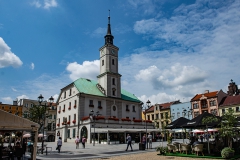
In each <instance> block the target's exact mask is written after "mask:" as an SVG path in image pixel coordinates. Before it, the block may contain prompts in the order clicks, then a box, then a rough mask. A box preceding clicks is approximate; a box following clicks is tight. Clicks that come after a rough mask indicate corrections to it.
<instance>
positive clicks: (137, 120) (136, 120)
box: [133, 119, 142, 122]
mask: <svg viewBox="0 0 240 160" xmlns="http://www.w3.org/2000/svg"><path fill="white" fill-rule="evenodd" d="M133 122H142V120H141V119H134V120H133Z"/></svg>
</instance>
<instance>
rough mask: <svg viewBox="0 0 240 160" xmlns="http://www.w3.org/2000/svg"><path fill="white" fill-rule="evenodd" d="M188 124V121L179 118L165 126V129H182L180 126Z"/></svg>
mask: <svg viewBox="0 0 240 160" xmlns="http://www.w3.org/2000/svg"><path fill="white" fill-rule="evenodd" d="M187 122H189V119H187V118H184V117H180V118H178V119H176V120H175V121H173V122H171V123H170V124H169V125H167V126H166V129H175V128H182V125H183V124H185V123H187Z"/></svg>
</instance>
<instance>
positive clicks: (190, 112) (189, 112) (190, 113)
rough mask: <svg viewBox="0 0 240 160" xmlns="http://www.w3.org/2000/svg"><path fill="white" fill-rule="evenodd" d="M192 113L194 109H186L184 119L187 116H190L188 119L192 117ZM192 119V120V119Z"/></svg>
mask: <svg viewBox="0 0 240 160" xmlns="http://www.w3.org/2000/svg"><path fill="white" fill-rule="evenodd" d="M192 112H193V109H192V108H190V109H189V110H188V111H187V110H186V109H184V110H183V112H182V114H183V117H185V116H186V115H187V116H188V119H189V117H190V116H192ZM191 119H192V118H191Z"/></svg>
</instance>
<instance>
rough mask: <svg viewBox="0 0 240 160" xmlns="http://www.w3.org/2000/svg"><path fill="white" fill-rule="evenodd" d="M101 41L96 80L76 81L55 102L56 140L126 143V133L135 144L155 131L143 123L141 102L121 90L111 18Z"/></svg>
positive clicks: (148, 122)
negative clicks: (98, 69)
mask: <svg viewBox="0 0 240 160" xmlns="http://www.w3.org/2000/svg"><path fill="white" fill-rule="evenodd" d="M104 39H105V44H104V45H103V46H102V47H101V48H100V49H99V52H100V73H99V75H98V76H97V78H98V80H97V81H95V80H91V79H86V78H79V79H77V80H75V81H74V82H72V83H70V84H69V85H67V86H65V87H64V88H62V89H61V92H60V94H59V97H58V99H57V104H58V105H57V119H56V137H59V136H60V137H62V139H63V141H64V142H73V141H74V140H75V138H76V137H77V136H79V137H82V136H84V137H85V138H87V142H88V143H89V142H90V143H94V144H95V143H105V142H108V143H109V144H110V143H115V144H116V143H125V140H126V138H125V137H126V134H128V133H131V135H132V138H133V140H135V141H136V142H137V141H140V137H141V136H142V135H143V134H144V133H146V129H148V131H149V132H150V131H151V130H152V131H153V130H154V125H153V123H152V121H143V120H142V102H141V101H140V100H139V99H138V98H137V97H136V96H135V95H134V94H132V93H130V92H128V91H126V90H124V89H122V88H121V74H119V72H118V56H119V48H118V47H117V46H115V45H114V43H113V40H114V37H113V35H112V33H111V25H110V16H109V17H108V27H107V34H106V35H105V36H104ZM141 134H142V135H141ZM94 137H95V138H94ZM56 140H57V138H56Z"/></svg>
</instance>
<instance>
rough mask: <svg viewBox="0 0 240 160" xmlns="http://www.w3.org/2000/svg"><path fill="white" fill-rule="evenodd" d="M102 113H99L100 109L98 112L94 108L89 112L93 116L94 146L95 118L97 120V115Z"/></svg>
mask: <svg viewBox="0 0 240 160" xmlns="http://www.w3.org/2000/svg"><path fill="white" fill-rule="evenodd" d="M99 115H100V114H99V111H97V112H96V113H95V112H94V111H93V110H91V111H90V113H89V116H91V117H92V119H93V127H94V128H93V146H95V120H96V117H97V116H99Z"/></svg>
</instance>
